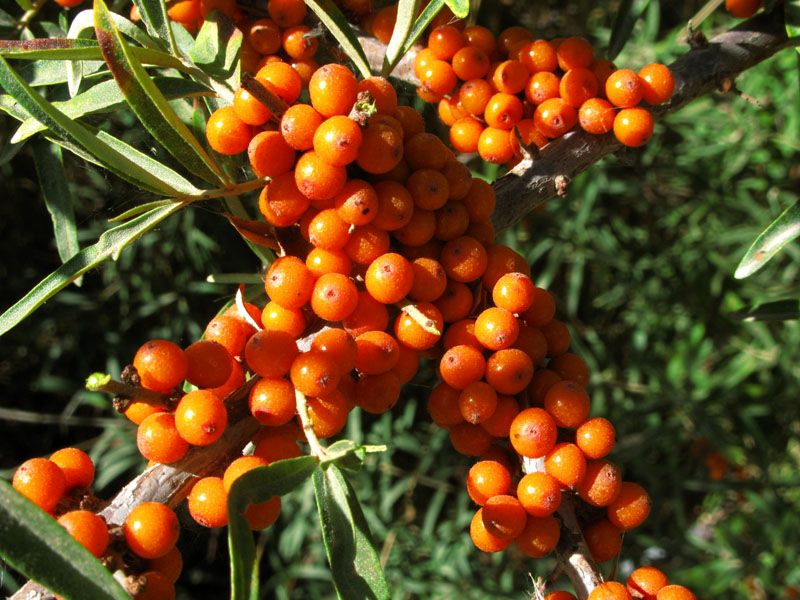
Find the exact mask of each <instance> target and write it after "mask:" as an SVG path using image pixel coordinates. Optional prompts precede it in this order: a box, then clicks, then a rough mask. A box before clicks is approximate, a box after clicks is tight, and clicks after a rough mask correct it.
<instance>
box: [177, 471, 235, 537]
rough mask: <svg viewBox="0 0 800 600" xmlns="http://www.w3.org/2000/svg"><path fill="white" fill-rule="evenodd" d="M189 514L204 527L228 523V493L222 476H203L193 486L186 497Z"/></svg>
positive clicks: (223, 525)
mask: <svg viewBox="0 0 800 600" xmlns="http://www.w3.org/2000/svg"><path fill="white" fill-rule="evenodd" d="M186 503H187V505H188V508H189V514H190V515H192V518H193V519H194V520H195V521H196V522H197V523H199V524H200V525H202V526H203V527H225V525H227V524H228V493H227V490H226V489H225V486H224V485H223V484H222V478H220V477H203V478H202V479H200V480H199V481H197V482H196V483H195V484H194V486H192V491H191V492H189V496H188V498H187V499H186Z"/></svg>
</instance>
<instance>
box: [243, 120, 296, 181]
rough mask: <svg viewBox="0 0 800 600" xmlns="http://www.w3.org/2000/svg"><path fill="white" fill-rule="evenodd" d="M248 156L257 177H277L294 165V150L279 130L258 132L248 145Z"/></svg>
mask: <svg viewBox="0 0 800 600" xmlns="http://www.w3.org/2000/svg"><path fill="white" fill-rule="evenodd" d="M247 158H248V159H249V161H250V167H252V169H253V173H254V174H255V176H256V177H277V176H278V175H282V174H283V173H287V172H288V171H289V170H290V169H291V168H292V165H294V159H295V153H294V150H293V149H292V148H291V147H290V146H289V144H287V143H286V141H285V140H284V139H283V136H282V135H281V134H280V133H278V132H277V131H262V132H261V133H258V134H256V135H255V136H254V137H253V139H252V140H250V144H249V145H248V146H247Z"/></svg>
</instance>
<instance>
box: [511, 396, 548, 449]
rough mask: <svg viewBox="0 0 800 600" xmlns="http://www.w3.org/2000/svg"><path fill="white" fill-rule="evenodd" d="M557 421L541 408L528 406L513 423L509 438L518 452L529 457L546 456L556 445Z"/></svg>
mask: <svg viewBox="0 0 800 600" xmlns="http://www.w3.org/2000/svg"><path fill="white" fill-rule="evenodd" d="M556 436H557V428H556V422H555V420H553V417H551V416H550V414H549V413H548V412H547V411H545V410H543V409H541V408H526V409H525V410H523V411H521V412H520V413H519V414H518V415H517V416H516V417H515V418H514V421H513V422H512V423H511V432H510V433H509V439H510V440H511V445H512V446H513V447H514V450H515V451H516V452H517V454H521V455H522V456H526V457H528V458H539V457H540V456H545V455H546V454H547V453H548V452H550V451H551V450H552V449H553V448H554V447H555V445H556Z"/></svg>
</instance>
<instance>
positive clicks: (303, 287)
mask: <svg viewBox="0 0 800 600" xmlns="http://www.w3.org/2000/svg"><path fill="white" fill-rule="evenodd" d="M264 289H265V290H266V292H267V295H268V296H269V297H270V298H271V299H272V300H274V301H275V302H277V303H278V304H280V305H281V306H283V307H284V308H302V307H303V306H305V304H306V303H307V302H308V301H309V299H310V298H311V291H312V290H313V289H314V275H313V274H312V273H311V271H309V270H308V267H306V265H305V263H304V262H303V261H302V260H300V259H299V258H298V257H296V256H282V257H280V258H278V259H276V260H275V262H273V263H272V264H271V265H270V267H269V270H268V271H267V276H266V278H265V279H264Z"/></svg>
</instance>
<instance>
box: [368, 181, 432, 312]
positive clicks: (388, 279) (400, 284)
mask: <svg viewBox="0 0 800 600" xmlns="http://www.w3.org/2000/svg"><path fill="white" fill-rule="evenodd" d="M383 183H387V182H383ZM446 269H447V267H445V270H446ZM364 283H365V285H366V287H367V291H368V292H369V294H370V295H371V296H372V297H373V298H375V300H377V301H378V302H382V303H384V304H394V303H395V302H399V301H400V300H402V299H403V298H404V297H405V296H406V295H407V294H408V292H409V291H411V286H412V285H413V284H414V269H413V268H412V267H411V263H410V262H408V260H406V259H405V258H403V257H402V256H400V255H399V254H396V253H394V252H389V253H387V254H384V255H382V256H379V257H378V258H376V259H375V260H373V261H372V263H370V265H369V267H368V268H367V273H366V275H365V276H364Z"/></svg>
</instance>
